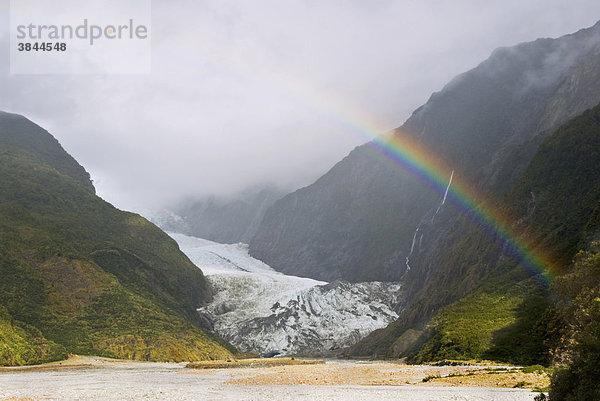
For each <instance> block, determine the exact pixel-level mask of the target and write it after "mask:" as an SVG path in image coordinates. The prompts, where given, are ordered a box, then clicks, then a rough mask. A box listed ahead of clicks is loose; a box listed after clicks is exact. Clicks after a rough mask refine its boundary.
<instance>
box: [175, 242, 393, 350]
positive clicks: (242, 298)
mask: <svg viewBox="0 0 600 401" xmlns="http://www.w3.org/2000/svg"><path fill="white" fill-rule="evenodd" d="M169 235H171V237H173V238H174V239H175V240H176V241H177V242H178V243H179V247H180V248H181V250H182V251H183V252H184V253H185V254H186V255H187V256H188V257H189V258H190V260H191V261H192V262H193V263H194V264H196V266H198V267H199V268H201V269H202V271H203V272H204V274H205V275H206V277H207V279H208V280H209V282H210V284H211V285H212V287H213V289H214V290H215V296H214V299H213V300H212V302H211V303H210V304H208V305H207V306H205V307H202V308H200V309H199V312H200V313H201V314H202V315H203V316H204V317H205V318H208V319H209V320H210V321H211V322H212V325H213V329H214V331H215V332H216V333H218V334H219V335H221V336H222V337H224V338H225V339H227V340H228V341H230V342H231V343H232V344H234V345H235V346H236V347H238V349H239V350H240V351H246V352H256V353H263V352H268V351H272V350H279V351H281V353H282V354H283V355H328V354H330V353H332V352H334V351H335V350H336V349H339V348H342V347H345V346H348V345H352V344H354V343H356V342H357V341H358V340H360V339H361V338H363V337H364V336H366V335H367V334H369V333H370V332H371V331H373V330H376V329H379V328H383V327H386V326H387V325H388V324H389V323H391V322H393V321H394V320H396V319H397V318H398V312H399V311H400V309H401V308H402V303H403V292H402V286H401V285H400V284H399V283H383V282H368V283H347V282H343V281H336V282H333V283H325V282H323V281H317V280H313V279H310V278H302V277H295V276H288V275H285V274H282V273H279V272H276V271H275V270H273V269H272V268H271V267H270V266H268V265H266V264H265V263H263V262H261V261H259V260H257V259H254V258H252V257H251V256H250V255H249V254H248V246H247V245H246V244H219V243H216V242H212V241H208V240H204V239H200V238H195V237H190V236H187V235H183V234H177V233H170V234H169Z"/></svg>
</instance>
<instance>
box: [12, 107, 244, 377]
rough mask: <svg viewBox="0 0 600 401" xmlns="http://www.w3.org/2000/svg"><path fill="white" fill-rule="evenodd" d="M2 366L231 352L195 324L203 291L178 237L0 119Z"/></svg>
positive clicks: (45, 137) (47, 138) (26, 127)
mask: <svg viewBox="0 0 600 401" xmlns="http://www.w3.org/2000/svg"><path fill="white" fill-rule="evenodd" d="M0 277H2V280H0V364H7V365H21V364H31V363H39V362H46V361H50V360H57V359H61V358H64V357H65V356H66V355H67V353H81V354H98V355H104V356H111V357H121V358H131V359H138V360H154V361H182V360H198V359H211V358H219V357H227V356H230V355H231V354H230V352H231V351H232V350H233V348H232V347H231V346H230V345H228V344H227V343H225V342H224V341H223V340H220V339H219V338H217V337H216V336H214V335H212V334H210V333H208V332H206V331H204V330H203V329H201V328H200V327H199V322H198V318H197V315H196V311H195V310H196V308H197V307H199V306H200V305H202V304H203V303H205V302H207V301H208V300H209V299H210V297H211V293H210V288H209V287H208V285H207V282H206V280H205V278H204V276H203V275H202V272H201V271H200V270H199V269H198V268H197V267H196V266H194V265H193V264H192V263H191V262H190V261H189V259H187V257H186V256H185V255H184V254H183V253H181V252H180V250H179V248H178V246H177V244H176V242H175V241H174V240H172V239H171V238H170V237H168V236H167V235H166V234H164V233H163V232H162V231H161V230H160V229H158V228H157V227H156V226H154V225H153V224H151V223H150V222H148V221H147V220H145V219H144V218H142V217H140V216H139V215H136V214H132V213H128V212H123V211H120V210H118V209H116V208H114V207H113V206H112V205H110V204H109V203H107V202H105V201H103V200H102V199H100V198H99V197H97V196H96V195H95V194H94V189H93V186H92V185H91V182H90V181H89V176H88V174H87V173H86V172H85V170H84V169H83V168H82V167H81V166H79V164H77V162H76V161H75V160H74V159H73V158H71V157H70V156H69V155H68V154H67V153H66V152H65V151H64V150H63V149H62V148H61V147H60V145H59V144H58V142H57V141H56V140H55V139H54V138H53V137H52V136H51V135H50V134H49V133H47V132H46V131H44V130H43V129H41V128H40V127H38V126H37V125H35V124H33V123H31V122H30V121H28V120H27V119H25V118H24V117H21V116H17V115H12V114H7V113H2V114H0Z"/></svg>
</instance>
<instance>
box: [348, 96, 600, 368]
mask: <svg viewBox="0 0 600 401" xmlns="http://www.w3.org/2000/svg"><path fill="white" fill-rule="evenodd" d="M499 206H500V207H502V208H504V209H505V210H506V211H507V214H510V215H512V217H513V221H514V229H515V231H517V232H519V233H520V236H521V238H525V237H526V238H528V240H529V242H532V243H536V244H539V247H540V249H544V250H545V252H546V253H547V256H548V257H549V258H550V259H554V260H555V261H556V263H557V265H558V266H559V267H560V266H563V269H562V270H558V271H553V273H554V274H561V273H562V272H564V271H565V270H566V269H565V268H566V266H568V264H569V261H570V260H571V259H572V258H573V256H574V255H575V253H576V252H577V251H578V250H579V249H586V248H587V246H588V244H589V243H591V242H592V241H593V240H597V239H598V238H599V237H600V224H599V223H600V218H599V216H600V105H598V106H596V107H594V108H593V109H590V110H587V111H586V112H584V113H583V114H582V115H581V116H578V117H576V118H574V119H572V120H570V121H569V122H567V123H565V124H564V125H563V126H561V127H560V128H559V129H558V130H557V131H556V132H554V133H553V134H552V135H550V136H549V137H547V138H546V139H545V140H544V141H543V142H542V144H541V145H540V147H539V149H538V152H537V153H536V154H535V156H534V157H533V159H532V160H531V163H530V164H529V166H528V167H527V169H526V171H525V172H524V174H523V175H522V177H521V179H520V180H519V181H518V183H517V184H516V185H515V186H514V188H513V189H512V190H511V191H510V192H508V193H507V194H506V196H505V198H504V201H503V202H502V204H501V205H499ZM482 235H483V233H482V232H481V231H479V230H477V228H473V229H471V231H469V232H468V233H467V234H465V236H464V241H465V242H470V243H471V244H472V243H474V242H475V241H474V240H473V238H477V237H480V236H482ZM485 242H487V243H485ZM478 245H479V246H478V247H476V248H469V247H467V246H464V243H463V247H462V248H461V249H460V252H467V253H471V254H474V253H478V254H480V255H481V254H484V255H486V254H487V255H488V257H489V255H490V254H494V251H493V250H494V244H493V241H491V240H489V239H488V240H486V241H484V243H483V245H482V242H480V243H479V244H478ZM455 251H456V252H457V251H458V246H457V247H456V249H455ZM457 253H458V252H457ZM455 260H456V259H454V260H452V259H451V260H450V263H453V262H454V261H455ZM497 266H498V267H497V268H496V270H495V271H494V272H493V274H490V275H488V276H486V277H485V278H484V279H483V280H480V284H479V285H478V286H477V288H475V290H474V291H472V292H471V293H470V294H468V295H467V296H466V297H465V298H463V299H460V300H458V301H456V302H454V303H453V304H452V305H450V306H447V307H443V308H441V309H440V310H439V312H438V313H436V314H435V316H434V318H433V319H432V320H431V322H430V323H429V325H428V326H427V328H426V330H425V331H424V332H423V333H422V332H421V331H420V330H421V328H422V325H421V324H419V323H422V322H423V320H422V319H421V320H419V318H417V317H416V316H419V315H420V316H426V312H425V311H424V308H422V307H420V305H417V304H416V303H415V304H413V305H412V307H410V308H409V310H408V311H407V312H406V313H405V315H404V316H403V318H402V319H400V320H398V321H396V322H394V323H393V324H392V325H390V326H389V327H388V328H386V329H385V330H381V331H378V332H375V333H373V334H372V335H371V336H369V337H367V338H366V339H364V340H363V341H362V342H361V343H359V344H357V345H356V346H354V347H353V349H351V350H350V351H349V353H350V354H354V355H356V354H367V355H372V354H380V355H401V354H403V353H405V352H407V351H409V352H410V351H413V352H417V351H419V352H418V354H417V355H416V360H417V361H420V360H431V359H441V358H461V357H487V358H496V359H504V360H511V361H514V362H517V363H533V362H535V363H540V362H542V363H550V362H551V358H552V357H553V356H556V353H553V354H550V351H553V347H555V346H557V344H554V343H553V341H556V339H554V338H553V336H554V335H556V332H555V331H556V327H554V326H556V324H557V322H556V317H554V316H553V313H552V309H548V306H549V305H550V304H551V303H550V299H549V298H548V293H547V291H546V290H547V288H545V286H543V285H542V286H540V285H539V281H538V280H541V281H542V284H545V283H544V280H543V279H541V277H539V276H538V277H536V276H533V277H531V273H530V272H528V271H525V270H524V269H523V268H522V267H521V266H515V263H514V262H512V263H511V262H510V260H507V259H506V258H504V259H503V257H502V256H500V257H498V260H497ZM476 267H477V268H479V269H481V266H480V265H479V266H477V265H476ZM460 269H461V268H460V267H455V268H454V269H452V268H450V267H446V269H445V270H446V275H447V276H450V277H454V279H453V280H450V281H449V280H448V279H445V280H444V278H443V277H441V275H439V276H437V277H434V278H433V279H432V280H431V281H430V282H429V283H428V285H427V286H426V287H425V288H424V289H423V291H422V293H421V294H420V295H419V297H418V298H420V299H421V302H423V303H425V304H428V307H431V305H432V302H435V301H432V299H434V300H435V299H436V296H437V294H436V293H435V291H436V289H437V290H439V289H440V288H442V287H443V286H446V287H448V286H451V285H452V284H453V285H457V283H460V282H461V281H465V280H469V276H468V275H465V274H464V271H463V272H462V273H463V274H462V275H461V272H460V271H459V270H460ZM425 299H427V302H425V301H424V300H425ZM439 305H440V306H441V305H442V304H441V303H440V304H439ZM482 306H484V308H483V309H481V307H482ZM467 328H468V329H467ZM421 334H423V335H422V336H421V338H420V341H416V342H415V340H416V339H417V337H419V336H420V335H421ZM408 336H410V338H408Z"/></svg>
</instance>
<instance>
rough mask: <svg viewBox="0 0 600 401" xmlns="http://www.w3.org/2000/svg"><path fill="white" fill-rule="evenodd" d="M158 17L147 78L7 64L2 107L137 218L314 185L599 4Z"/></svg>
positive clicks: (250, 8) (258, 6)
mask: <svg viewBox="0 0 600 401" xmlns="http://www.w3.org/2000/svg"><path fill="white" fill-rule="evenodd" d="M567 6H568V7H567ZM0 12H1V13H2V16H3V18H4V21H7V18H8V17H7V14H8V2H7V1H6V0H0ZM152 15H153V16H152V27H151V30H152V73H151V74H149V75H89V76H85V75H81V76H76V75H72V76H59V75H40V76H18V75H12V76H11V75H10V74H9V73H8V71H9V70H8V60H6V59H4V60H3V63H2V65H0V82H1V84H2V92H3V95H2V97H1V98H0V109H3V110H7V111H12V112H18V113H22V114H25V115H26V116H27V117H29V118H31V119H32V120H34V121H35V122H37V123H39V124H40V125H42V126H44V127H45V128H47V129H48V130H49V131H50V132H51V133H52V134H53V135H55V136H56V137H57V138H58V139H59V141H61V143H62V144H63V146H64V147H65V148H66V149H67V151H69V152H70V153H71V154H72V155H73V156H74V157H76V158H77V159H78V160H79V161H80V163H81V164H83V165H84V166H85V167H86V168H87V169H88V170H89V171H90V173H91V175H92V177H93V178H94V179H95V183H96V186H97V188H98V192H99V193H100V194H101V195H102V196H103V197H104V198H106V199H107V200H108V201H110V202H113V203H115V204H116V205H118V206H120V207H124V208H130V209H137V210H141V209H144V208H152V207H156V206H158V205H160V204H161V203H165V202H171V201H174V200H176V199H177V198H180V197H183V196H187V195H193V194H197V195H205V194H220V195H227V194H230V193H232V192H236V191H240V190H242V189H244V188H246V187H249V186H252V185H255V184H259V183H265V182H273V183H276V184H279V185H281V186H284V187H286V188H289V189H293V188H297V187H299V186H303V185H307V184H310V183H311V182H312V181H313V180H314V179H316V178H318V176H320V175H321V174H323V173H324V172H325V171H326V170H327V169H328V168H330V167H331V166H332V165H333V164H334V163H335V162H337V161H338V160H340V159H341V158H342V157H343V156H344V155H345V154H347V153H348V152H349V151H350V150H351V149H352V148H353V147H355V146H357V145H359V144H361V143H364V142H366V141H367V140H368V139H369V135H374V134H375V131H376V130H385V129H391V128H394V127H396V126H399V125H401V124H402V122H403V121H404V120H405V119H406V118H407V117H408V116H409V115H410V113H411V112H412V111H413V110H414V109H416V108H417V107H418V106H419V105H421V104H422V103H424V102H425V101H426V99H427V98H428V97H429V95H430V93H431V92H432V91H435V90H439V89H440V88H441V87H442V86H443V85H444V84H445V83H446V82H448V81H449V80H450V79H451V78H452V77H453V76H455V75H456V74H458V73H461V72H463V71H465V70H467V69H469V68H472V67H474V66H475V65H477V64H478V63H479V62H480V61H482V60H483V59H485V58H486V57H487V56H488V55H489V54H490V53H491V51H492V50H493V49H494V48H496V47H499V46H508V45H514V44H516V43H519V42H523V41H529V40H533V39H535V38H537V37H556V36H560V35H562V34H566V33H569V32H572V31H576V30H577V29H580V28H583V27H586V26H589V25H592V24H593V23H594V22H595V21H594V16H595V15H600V4H599V3H598V2H597V1H587V0H577V1H573V2H569V3H568V4H565V2H563V1H558V0H556V1H547V0H544V1H542V0H534V1H530V2H526V3H525V4H524V3H523V2H521V1H516V0H508V1H505V2H481V1H478V0H457V1H401V0H398V1H391V0H390V1H386V0H376V1H369V2H365V1H360V0H344V1H341V0H339V1H337V0H333V1H327V2H323V1H316V0H302V1H294V0H289V1H285V2H280V1H276V2H274V1H266V0H253V1H234V0H203V1H191V0H181V1H178V2H177V3H176V4H175V2H158V1H154V2H153V4H152ZM6 25H7V24H6V23H5V24H2V26H6ZM8 45H9V44H8V41H7V32H6V30H5V28H3V29H0V46H1V47H2V54H8V51H7V46H8Z"/></svg>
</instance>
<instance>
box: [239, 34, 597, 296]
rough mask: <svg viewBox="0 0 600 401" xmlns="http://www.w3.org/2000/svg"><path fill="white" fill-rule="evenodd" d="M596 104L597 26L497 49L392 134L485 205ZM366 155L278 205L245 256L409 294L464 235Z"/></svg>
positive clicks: (402, 176)
mask: <svg viewBox="0 0 600 401" xmlns="http://www.w3.org/2000/svg"><path fill="white" fill-rule="evenodd" d="M598 102H600V23H599V24H596V25H595V26H594V27H592V28H589V29H585V30H582V31H579V32H577V33H575V34H573V35H567V36H564V37H561V38H559V39H539V40H537V41H534V42H531V43H524V44H521V45H518V46H515V47H512V48H503V49H498V50H496V51H495V52H494V53H493V54H492V55H491V57H490V58H489V59H488V60H486V61H485V62H483V63H481V64H480V65H479V66H478V67H476V68H475V69H473V70H471V71H469V72H467V73H465V74H462V75H460V76H458V77H457V78H455V79H454V80H453V81H452V82H450V83H449V84H448V85H447V86H446V87H445V88H444V89H443V90H442V91H441V92H439V93H435V94H434V95H432V97H431V99H430V100H429V101H428V102H427V104H425V105H424V106H423V107H421V108H419V109H418V110H417V111H415V112H414V114H413V115H412V116H411V118H409V120H408V121H407V122H406V123H405V124H404V126H403V127H402V129H401V130H399V131H398V133H397V135H404V134H405V133H408V134H407V135H409V136H411V137H413V138H414V139H415V140H416V141H418V142H420V143H421V144H422V145H423V146H424V147H426V148H429V149H431V153H432V154H433V155H437V157H442V158H444V159H445V161H446V164H447V165H449V166H451V169H452V170H454V171H455V173H454V174H455V176H456V177H459V178H460V179H461V180H466V181H468V182H471V183H472V186H473V188H475V189H476V190H478V191H480V192H482V193H485V194H487V195H488V196H489V197H495V196H499V195H501V194H503V193H505V192H506V191H507V190H508V189H510V188H511V186H512V185H513V184H514V183H515V182H516V181H517V179H518V178H519V177H520V175H521V174H522V172H523V170H524V169H525V167H526V166H527V163H528V162H529V161H530V160H531V157H532V156H533V154H534V153H535V151H536V149H537V146H538V145H539V143H540V142H541V141H542V140H543V138H544V137H546V136H547V135H548V134H549V133H550V132H552V130H553V129H556V128H557V127H558V126H559V125H560V124H561V123H563V122H565V121H567V120H568V119H569V118H572V117H574V116H575V115H577V114H579V113H581V112H583V111H584V110H586V109H587V108H590V107H593V106H594V105H596V104H597V103H598ZM400 132H402V134H401V133H400ZM375 153H376V152H374V151H373V147H372V146H371V145H370V144H367V145H364V146H361V147H358V148H357V149H355V150H354V151H353V152H352V153H350V154H349V155H348V156H347V157H346V158H345V159H344V160H342V161H341V162H339V163H338V164H337V165H336V166H335V167H333V168H332V169H331V170H330V171H329V172H328V173H327V174H325V175H324V176H323V177H321V178H320V179H319V180H318V181H317V182H316V183H314V184H313V185H311V186H309V187H306V188H303V189H301V190H298V191H296V192H294V193H292V194H290V195H288V196H286V197H284V198H283V199H281V200H279V201H278V202H276V203H275V204H274V205H273V206H272V207H271V208H270V209H269V210H268V212H267V213H266V215H265V218H264V220H263V223H262V224H261V227H260V228H259V230H258V232H257V234H256V235H255V237H254V238H253V240H252V241H251V243H250V252H251V254H252V255H253V256H255V257H257V258H259V259H261V260H264V261H265V262H266V263H268V264H269V265H271V266H272V267H273V268H275V269H276V270H279V271H282V272H285V273H287V274H296V275H302V276H306V277H312V278H315V279H320V280H328V281H331V280H335V279H345V280H350V281H363V280H400V279H405V280H410V281H411V282H412V284H409V288H413V291H418V290H419V289H420V288H422V286H423V285H424V283H425V282H427V281H428V280H429V278H430V277H431V276H432V275H434V274H436V271H437V269H438V266H440V264H441V262H442V259H443V258H445V257H446V255H445V250H446V249H448V248H449V247H450V246H451V245H452V244H453V243H454V241H456V240H458V239H459V238H461V237H462V233H456V228H457V224H458V223H457V218H459V216H460V214H459V212H458V211H456V210H452V209H451V208H449V207H444V208H443V210H441V213H440V215H439V216H438V217H436V219H435V222H434V223H432V222H431V221H432V216H433V214H434V213H436V211H437V210H438V206H439V204H440V200H441V198H442V196H443V193H442V192H441V191H433V190H431V189H430V188H429V187H427V186H424V185H422V183H421V182H419V181H418V180H417V179H415V178H414V177H412V176H411V175H409V174H408V173H405V172H402V171H401V169H400V168H399V167H394V166H390V163H389V162H386V161H383V160H382V158H381V157H380V156H379V157H378V156H376V155H375ZM450 174H451V171H448V172H447V175H448V178H449V177H450ZM459 226H460V224H459ZM417 228H419V233H420V234H419V235H420V237H419V238H420V240H419V241H418V242H417V244H416V245H415V244H414V243H413V238H414V236H415V230H416V229H417ZM465 229H468V224H467V226H466V227H462V228H461V230H462V231H464V230H465ZM421 235H422V236H421ZM298 244H301V246H298ZM409 255H410V266H411V267H412V270H411V271H410V273H409V274H407V275H406V276H405V273H407V270H408V266H407V259H406V258H407V257H408V256H409ZM466 262H469V261H466Z"/></svg>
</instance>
